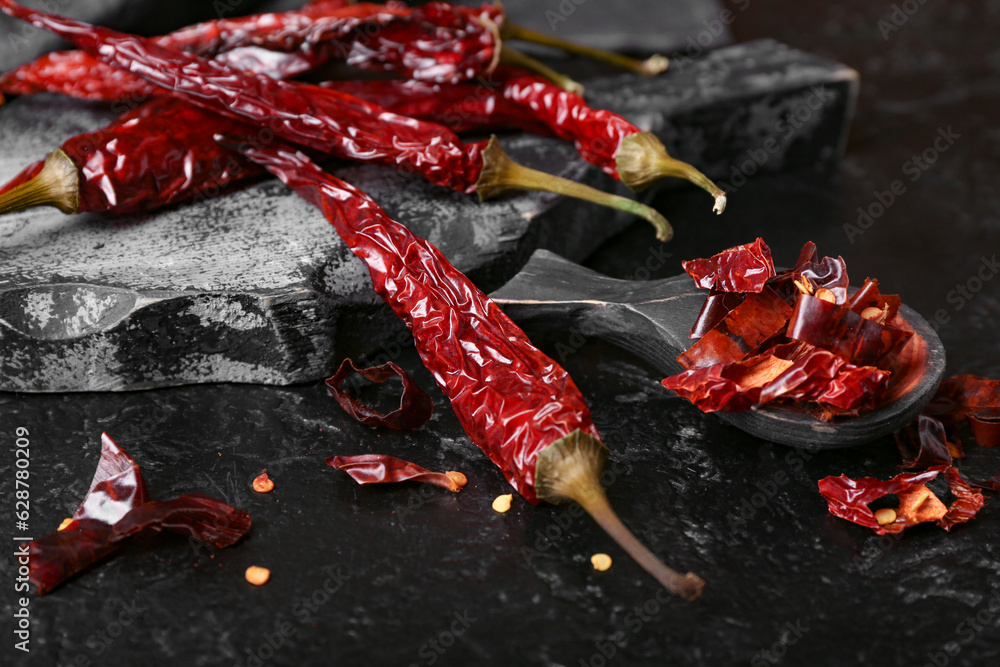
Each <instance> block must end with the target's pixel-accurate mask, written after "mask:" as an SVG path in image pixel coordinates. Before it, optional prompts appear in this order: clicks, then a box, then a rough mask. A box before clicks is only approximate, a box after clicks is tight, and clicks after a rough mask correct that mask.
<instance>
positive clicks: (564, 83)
mask: <svg viewBox="0 0 1000 667" xmlns="http://www.w3.org/2000/svg"><path fill="white" fill-rule="evenodd" d="M500 62H502V63H505V64H507V65H516V66H517V67H523V68H524V69H526V70H529V71H531V72H534V73H535V74H537V75H539V76H541V77H543V78H546V79H548V80H549V81H551V82H552V83H554V84H556V85H557V86H559V87H560V88H562V89H563V90H565V91H567V92H570V93H576V94H577V95H581V96H582V95H583V86H582V85H581V84H580V83H578V82H577V81H574V80H573V79H571V78H569V77H568V76H566V75H565V74H560V73H559V72H557V71H555V70H554V69H552V68H551V67H549V66H548V65H546V64H544V63H541V62H539V61H537V60H535V59H534V58H532V57H531V56H528V55H525V54H523V53H521V52H520V51H518V50H517V49H512V48H511V47H510V46H508V45H507V44H506V43H505V44H503V46H501V47H500Z"/></svg>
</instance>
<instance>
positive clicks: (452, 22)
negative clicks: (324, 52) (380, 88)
mask: <svg viewBox="0 0 1000 667" xmlns="http://www.w3.org/2000/svg"><path fill="white" fill-rule="evenodd" d="M503 19H504V16H503V9H502V8H501V7H499V6H498V5H492V4H484V5H482V7H479V8H472V7H462V6H456V5H452V4H450V3H446V2H428V3H427V4H425V5H422V6H420V7H417V8H415V9H414V10H413V12H412V13H411V14H410V16H409V17H408V18H407V20H405V21H393V22H390V23H387V24H385V25H384V26H382V28H381V29H380V30H378V31H377V32H374V33H372V34H369V35H364V36H362V37H360V38H359V39H357V40H355V41H353V42H352V43H351V44H350V51H349V52H348V54H347V64H348V65H353V66H354V67H359V68H362V69H368V70H376V71H383V72H394V73H396V74H398V75H400V76H402V77H403V78H405V79H417V80H422V81H434V82H438V83H458V82H460V81H468V80H471V79H475V78H477V77H479V76H481V75H483V74H487V73H489V72H490V71H492V70H493V68H495V67H496V64H497V62H498V60H499V58H500V47H501V44H502V43H501V41H500V39H499V33H498V32H496V26H498V25H499V24H501V23H503ZM491 26H493V27H492V28H491Z"/></svg>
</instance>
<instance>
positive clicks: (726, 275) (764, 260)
mask: <svg viewBox="0 0 1000 667" xmlns="http://www.w3.org/2000/svg"><path fill="white" fill-rule="evenodd" d="M681 266H683V267H684V271H686V272H687V274H688V275H689V276H691V277H692V278H694V283H695V285H697V286H698V287H701V288H702V289H712V288H715V289H718V290H721V291H723V292H760V291H761V290H763V289H764V285H766V284H767V281H768V279H770V278H773V277H775V276H776V275H777V272H776V271H775V269H774V261H773V260H772V259H771V249H770V248H768V247H767V244H766V243H764V240H763V239H761V238H758V239H757V240H756V241H754V242H753V243H746V244H744V245H740V246H736V247H734V248H729V249H727V250H723V251H722V252H720V253H717V254H715V255H712V256H711V257H708V258H706V259H692V260H688V261H686V262H682V263H681Z"/></svg>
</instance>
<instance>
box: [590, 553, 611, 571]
mask: <svg viewBox="0 0 1000 667" xmlns="http://www.w3.org/2000/svg"><path fill="white" fill-rule="evenodd" d="M590 563H591V565H593V566H594V569H595V570H597V571H598V572H605V571H607V570H608V568H610V567H611V556H609V555H607V554H594V555H593V556H591V557H590Z"/></svg>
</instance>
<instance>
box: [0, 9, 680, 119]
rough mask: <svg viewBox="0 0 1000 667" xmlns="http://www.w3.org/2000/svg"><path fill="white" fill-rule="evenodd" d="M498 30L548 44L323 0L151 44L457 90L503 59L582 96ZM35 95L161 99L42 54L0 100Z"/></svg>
mask: <svg viewBox="0 0 1000 667" xmlns="http://www.w3.org/2000/svg"><path fill="white" fill-rule="evenodd" d="M498 24H499V25H503V26H504V29H505V31H506V32H507V33H508V34H509V35H510V36H511V38H512V39H527V40H528V41H539V40H540V39H544V36H541V35H539V34H538V33H534V32H532V31H527V30H525V29H523V28H519V27H517V26H514V25H512V24H509V23H507V22H506V21H505V17H504V16H503V10H502V8H500V7H499V6H497V5H488V4H487V5H483V6H482V7H481V8H478V9H475V8H471V7H463V6H454V5H450V4H448V3H443V2H431V3H428V4H427V5H424V6H422V7H418V8H415V9H410V8H408V7H406V6H404V5H402V4H397V3H389V4H387V5H380V4H375V3H360V4H356V5H349V6H344V2H343V1H342V0H327V2H321V3H313V4H312V5H309V6H306V7H304V8H303V9H300V10H294V11H287V12H277V13H268V14H257V15H253V16H245V17H238V18H233V19H219V20H216V21H209V22H205V23H199V24H196V25H193V26H189V27H187V28H183V29H181V30H177V31H175V32H172V33H170V34H169V35H164V36H162V37H157V38H154V41H156V43H157V44H159V45H160V46H164V47H168V48H173V49H178V50H181V51H187V52H189V53H193V54H197V55H200V56H204V57H211V58H216V59H218V60H219V61H220V62H224V63H226V64H228V65H231V66H233V67H237V68H239V69H245V70H252V71H255V72H258V73H264V74H267V75H269V76H272V77H275V78H290V77H292V76H295V75H298V74H302V73H303V72H306V71H309V70H311V69H314V68H315V67H317V66H318V65H320V64H322V63H324V62H327V61H328V60H346V61H347V62H348V64H350V65H354V66H356V67H361V68H364V69H370V70H380V71H391V72H396V73H398V74H401V75H403V76H406V77H408V78H415V79H421V80H426V81H437V82H448V83H453V82H458V81H465V80H469V79H474V78H477V77H480V76H483V75H485V74H488V73H489V72H491V71H492V70H493V68H494V67H496V65H497V63H498V62H500V61H506V62H511V63H517V64H520V65H523V66H525V67H528V68H529V69H533V70H534V71H537V72H539V73H540V74H542V75H543V76H545V77H547V78H549V79H551V80H552V81H553V82H556V83H558V84H559V85H560V86H561V87H563V88H565V89H567V90H573V91H575V92H582V87H581V86H580V85H579V84H578V83H576V82H574V81H572V80H570V79H568V78H567V77H565V76H563V75H561V74H559V73H557V72H554V71H553V70H551V69H549V68H547V67H546V66H544V65H543V64H541V63H539V62H538V61H536V60H534V59H532V58H529V57H527V56H525V55H524V54H521V53H518V52H517V51H514V50H513V49H511V48H510V47H509V46H506V45H505V43H504V41H503V39H502V38H501V36H500V29H499V28H498V27H497V26H498ZM558 46H559V48H564V49H567V50H570V51H573V52H577V53H582V54H584V55H587V56H588V57H592V58H599V59H603V60H608V61H610V62H612V63H614V64H616V65H618V66H620V67H624V68H626V69H630V70H631V71H635V72H638V73H641V74H656V73H659V72H661V71H663V69H665V68H666V60H665V59H663V58H662V57H659V56H656V57H654V58H651V59H650V60H648V61H644V62H639V61H636V60H633V59H631V58H626V57H624V56H620V55H618V54H613V53H607V52H604V51H600V50H597V49H589V48H587V47H583V46H579V45H575V44H573V43H571V42H565V41H562V40H558ZM39 92H51V93H61V94H64V95H69V96H72V97H77V98H81V99H88V100H117V99H122V98H131V99H140V98H144V97H148V96H152V95H156V94H158V93H159V91H158V90H157V89H156V87H155V86H151V85H150V84H148V83H147V82H145V81H143V80H142V79H140V78H138V77H136V76H134V75H132V74H129V73H128V72H123V71H118V70H115V69H114V68H112V67H109V66H108V65H106V64H104V63H102V62H100V61H99V60H97V59H95V58H94V57H92V56H91V55H89V54H87V53H84V52H81V51H61V52H55V53H51V54H47V55H45V56H42V57H40V58H38V59H37V60H34V61H32V62H30V63H27V64H25V65H22V66H20V67H18V68H16V69H14V70H12V71H10V72H8V73H7V74H5V75H3V76H2V77H0V101H2V94H7V95H30V94H34V93H39Z"/></svg>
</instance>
